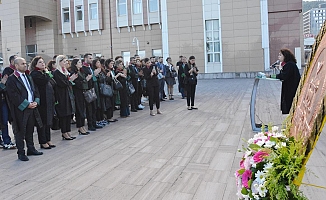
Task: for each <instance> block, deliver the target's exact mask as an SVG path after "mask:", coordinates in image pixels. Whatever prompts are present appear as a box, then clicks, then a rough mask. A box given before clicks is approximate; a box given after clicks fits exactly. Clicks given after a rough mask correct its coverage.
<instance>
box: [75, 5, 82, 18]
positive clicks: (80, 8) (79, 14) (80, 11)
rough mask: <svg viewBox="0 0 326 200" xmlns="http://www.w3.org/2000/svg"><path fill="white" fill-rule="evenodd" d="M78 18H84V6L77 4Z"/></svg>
mask: <svg viewBox="0 0 326 200" xmlns="http://www.w3.org/2000/svg"><path fill="white" fill-rule="evenodd" d="M76 20H77V21H81V20H83V7H82V6H76Z"/></svg>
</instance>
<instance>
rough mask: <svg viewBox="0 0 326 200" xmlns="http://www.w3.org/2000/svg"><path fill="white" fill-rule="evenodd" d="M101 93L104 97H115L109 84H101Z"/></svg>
mask: <svg viewBox="0 0 326 200" xmlns="http://www.w3.org/2000/svg"><path fill="white" fill-rule="evenodd" d="M100 93H101V94H102V95H103V96H106V97H112V96H113V91H112V87H111V85H107V84H104V83H101V84H100Z"/></svg>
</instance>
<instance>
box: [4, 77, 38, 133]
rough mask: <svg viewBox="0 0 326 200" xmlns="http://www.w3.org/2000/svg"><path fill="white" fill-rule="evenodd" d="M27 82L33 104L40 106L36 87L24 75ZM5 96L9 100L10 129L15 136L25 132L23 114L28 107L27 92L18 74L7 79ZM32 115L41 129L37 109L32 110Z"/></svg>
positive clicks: (25, 121)
mask: <svg viewBox="0 0 326 200" xmlns="http://www.w3.org/2000/svg"><path fill="white" fill-rule="evenodd" d="M26 77H27V79H28V81H29V84H30V87H31V90H32V92H33V94H34V102H36V103H37V104H38V105H40V96H39V92H38V90H37V87H35V86H34V83H33V80H32V78H31V77H30V76H29V75H27V74H26ZM6 89H7V95H8V99H9V102H10V103H9V107H10V111H11V115H12V119H13V122H12V127H13V131H14V133H15V134H16V133H17V132H26V126H27V120H28V115H26V114H24V113H25V111H26V108H27V107H28V106H29V104H30V102H29V101H28V100H27V99H28V92H27V90H26V88H25V85H24V82H23V81H22V79H21V77H20V75H19V74H18V72H15V73H14V74H12V75H11V76H9V77H8V80H7V83H6ZM33 111H34V112H33V114H34V117H35V121H36V124H35V125H37V126H38V127H42V126H43V124H42V120H41V117H40V113H39V111H38V109H37V108H35V109H33Z"/></svg>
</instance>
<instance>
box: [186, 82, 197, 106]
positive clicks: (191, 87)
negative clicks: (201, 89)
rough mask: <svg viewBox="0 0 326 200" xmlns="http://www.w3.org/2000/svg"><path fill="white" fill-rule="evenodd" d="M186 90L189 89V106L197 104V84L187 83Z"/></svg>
mask: <svg viewBox="0 0 326 200" xmlns="http://www.w3.org/2000/svg"><path fill="white" fill-rule="evenodd" d="M186 90H187V106H190V102H191V106H194V105H195V93H196V85H193V84H187V85H186Z"/></svg>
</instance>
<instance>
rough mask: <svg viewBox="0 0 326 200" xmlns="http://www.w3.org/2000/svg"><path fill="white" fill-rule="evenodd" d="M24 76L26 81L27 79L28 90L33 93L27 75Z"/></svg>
mask: <svg viewBox="0 0 326 200" xmlns="http://www.w3.org/2000/svg"><path fill="white" fill-rule="evenodd" d="M22 75H23V77H24V79H25V82H26V86H27V89H28V90H29V92H30V93H32V88H31V86H30V85H29V82H28V80H27V77H26V75H25V74H22Z"/></svg>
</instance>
